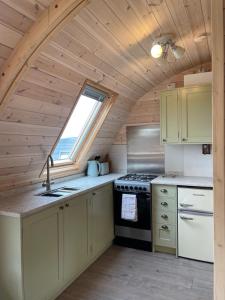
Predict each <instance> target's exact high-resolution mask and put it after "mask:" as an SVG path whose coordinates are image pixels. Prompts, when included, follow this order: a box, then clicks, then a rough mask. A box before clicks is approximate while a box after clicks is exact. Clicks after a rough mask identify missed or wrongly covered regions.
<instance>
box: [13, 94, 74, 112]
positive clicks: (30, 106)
mask: <svg viewBox="0 0 225 300" xmlns="http://www.w3.org/2000/svg"><path fill="white" fill-rule="evenodd" d="M7 107H9V108H14V109H21V110H24V111H30V112H39V113H40V114H46V115H50V116H62V117H67V116H68V115H69V113H70V110H71V109H70V108H67V107H64V106H59V105H57V104H52V103H49V102H45V101H40V100H35V99H31V98H28V97H23V96H19V95H13V97H12V98H11V99H10V100H9V102H8V104H7Z"/></svg>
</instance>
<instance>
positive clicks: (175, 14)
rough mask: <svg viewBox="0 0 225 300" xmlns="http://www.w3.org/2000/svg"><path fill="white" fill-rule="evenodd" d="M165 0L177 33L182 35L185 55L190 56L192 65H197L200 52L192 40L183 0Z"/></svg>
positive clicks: (199, 59)
mask: <svg viewBox="0 0 225 300" xmlns="http://www.w3.org/2000/svg"><path fill="white" fill-rule="evenodd" d="M165 1H166V4H167V7H168V9H169V11H170V13H171V16H172V18H173V20H174V24H175V26H176V28H177V30H178V32H179V35H180V36H181V37H182V41H183V44H184V48H185V50H186V52H187V55H188V56H189V57H190V60H191V63H192V65H193V66H195V65H199V64H200V63H201V58H200V53H199V51H198V48H197V45H196V43H195V42H194V36H193V32H192V28H191V24H190V20H189V18H188V16H187V13H186V9H185V6H184V2H183V1H180V0H165Z"/></svg>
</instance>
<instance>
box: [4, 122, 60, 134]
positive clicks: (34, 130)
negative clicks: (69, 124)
mask: <svg viewBox="0 0 225 300" xmlns="http://www.w3.org/2000/svg"><path fill="white" fill-rule="evenodd" d="M60 131H61V128H57V127H49V126H37V125H30V124H20V123H10V122H5V121H0V134H1V135H2V134H13V135H15V134H18V135H20V134H21V135H40V136H45V135H47V136H55V137H57V136H58V135H59V133H60Z"/></svg>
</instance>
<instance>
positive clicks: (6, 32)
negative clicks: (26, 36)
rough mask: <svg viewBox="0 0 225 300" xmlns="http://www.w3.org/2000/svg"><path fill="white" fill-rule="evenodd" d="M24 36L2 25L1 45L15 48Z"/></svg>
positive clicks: (0, 31)
mask: <svg viewBox="0 0 225 300" xmlns="http://www.w3.org/2000/svg"><path fill="white" fill-rule="evenodd" d="M21 37H22V34H20V33H18V32H17V31H15V30H12V29H11V28H9V27H7V26H5V25H3V24H1V23H0V44H2V45H5V46H7V47H9V48H14V47H15V46H16V44H17V43H18V41H19V40H20V39H21Z"/></svg>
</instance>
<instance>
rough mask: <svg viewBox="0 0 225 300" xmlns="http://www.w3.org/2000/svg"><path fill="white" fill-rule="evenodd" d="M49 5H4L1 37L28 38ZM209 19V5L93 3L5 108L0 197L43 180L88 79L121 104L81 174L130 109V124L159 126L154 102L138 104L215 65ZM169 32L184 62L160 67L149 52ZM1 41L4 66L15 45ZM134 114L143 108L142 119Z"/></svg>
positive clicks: (49, 47) (38, 1)
mask: <svg viewBox="0 0 225 300" xmlns="http://www.w3.org/2000/svg"><path fill="white" fill-rule="evenodd" d="M50 2H51V1H50V0H32V1H30V0H23V1H14V0H0V6H1V5H2V8H3V10H0V33H1V24H2V23H4V24H3V25H4V26H5V27H8V28H12V27H13V28H14V29H16V31H18V30H19V31H21V32H22V31H24V32H25V31H26V30H27V29H28V28H29V27H30V26H32V23H33V22H35V20H36V18H37V17H36V15H38V14H39V13H40V12H41V11H42V10H43V9H44V7H47V6H48V5H49V4H50ZM31 3H32V4H31ZM7 12H8V13H7ZM210 15H211V14H210V0H204V1H189V0H188V1H185V3H184V2H183V1H180V0H167V1H163V3H162V5H160V6H152V5H151V4H150V3H148V2H147V1H145V0H140V1H136V0H90V1H89V4H88V5H87V6H86V7H84V8H82V9H81V11H80V12H79V14H78V15H77V16H76V17H74V18H73V19H72V21H71V20H70V21H69V22H68V23H67V24H66V25H65V26H64V27H63V28H62V27H60V31H59V32H57V34H55V35H54V36H52V37H51V40H50V41H48V43H47V44H46V45H45V47H43V48H42V50H41V53H40V54H39V55H37V57H36V59H35V60H34V61H33V62H32V64H31V65H29V68H28V71H27V72H26V73H25V75H24V76H23V77H22V79H21V80H19V81H18V83H17V86H16V90H15V93H13V95H12V96H11V97H10V99H9V101H7V103H3V105H2V106H0V190H5V189H8V188H12V187H15V186H19V185H22V184H25V183H26V184H28V183H33V182H36V181H37V180H39V179H38V176H39V173H40V171H41V170H42V168H43V165H44V163H45V161H46V158H47V155H48V154H49V153H50V151H51V149H52V147H53V145H54V143H55V141H56V140H57V137H58V135H59V133H60V132H61V130H62V128H63V126H64V124H65V122H66V119H67V117H68V115H69V113H70V111H71V109H72V107H73V104H74V102H75V99H76V97H77V95H78V94H79V91H80V89H81V87H82V85H83V83H84V81H85V80H86V79H89V80H92V81H94V82H96V83H99V84H101V85H103V86H105V87H106V88H108V89H110V90H112V91H114V92H116V93H118V95H119V96H118V98H117V101H116V103H115V105H114V106H113V108H112V109H111V111H110V113H109V114H108V116H107V118H106V120H105V122H104V124H103V126H102V128H101V130H100V132H99V133H98V135H97V137H96V139H95V141H94V143H93V145H92V147H91V149H90V151H89V153H88V154H87V156H86V158H85V159H84V160H83V162H82V165H81V169H80V170H79V171H82V170H84V168H85V166H86V161H87V159H88V158H89V157H91V156H94V155H96V154H99V155H101V156H104V155H105V154H106V153H107V152H108V150H109V149H110V147H111V145H112V143H113V141H114V138H115V136H116V133H117V132H118V131H119V129H120V128H121V127H122V125H123V124H126V123H127V117H128V115H129V113H130V111H131V109H133V112H132V113H131V115H130V116H129V120H128V122H129V123H130V122H134V120H135V122H138V119H139V118H141V120H142V122H143V120H146V121H147V120H149V118H148V116H147V115H148V114H149V115H151V117H150V120H151V119H152V120H157V116H154V110H155V109H157V105H158V104H157V101H155V100H154V99H153V101H152V98H151V101H149V103H145V104H143V103H144V102H145V101H144V100H143V99H142V98H141V97H142V96H143V95H145V94H146V93H147V92H148V91H150V90H151V91H153V92H150V94H152V95H155V90H154V87H157V88H159V84H160V83H161V82H164V81H165V80H166V79H167V78H171V76H174V75H176V74H179V73H180V72H181V71H183V70H186V69H189V68H191V67H193V66H195V65H199V64H203V63H204V62H207V61H209V60H210V58H211V52H210V51H211V38H210ZM13 19H15V23H14V21H13ZM22 21H23V22H22ZM10 22H11V23H10ZM17 23H18V24H19V25H21V27H19V25H18V26H17ZM168 31H170V32H173V33H174V35H175V38H176V41H177V43H178V44H180V45H183V46H184V47H185V48H186V53H185V56H184V58H183V59H181V60H179V61H176V60H174V58H173V57H170V61H169V63H168V64H166V65H159V64H158V63H157V62H156V61H155V60H154V59H152V58H151V56H150V55H149V48H150V46H151V44H152V41H153V39H154V37H155V36H157V35H159V34H163V33H168ZM7 32H8V31H7ZM7 32H6V31H4V30H3V31H2V34H3V35H1V34H0V35H1V36H2V37H3V40H4V41H5V43H6V42H7V40H8V39H9V38H10V37H11V35H9V34H8V33H7ZM204 32H207V33H209V35H208V36H207V38H206V39H203V40H202V41H201V42H196V41H195V38H196V37H198V35H200V34H202V33H204ZM22 36H23V34H21V37H20V39H21V38H22ZM3 40H2V42H1V41H0V56H1V53H5V57H4V59H5V58H7V57H8V55H9V54H10V53H11V51H12V49H13V48H14V46H15V45H16V43H17V39H15V40H14V43H13V44H10V43H11V42H10V43H9V44H8V45H6V44H4V43H3ZM18 40H19V39H18ZM10 41H11V40H10ZM1 43H2V45H3V47H2V46H1ZM6 47H8V48H9V49H8V48H6ZM1 49H3V51H2V52H1ZM7 49H8V50H7ZM6 50H7V51H6ZM6 53H7V55H6ZM8 64H9V65H10V61H9V62H8ZM157 88H156V89H157ZM150 94H149V95H150ZM154 97H155V96H154ZM139 98H141V100H140V102H138V104H137V106H135V102H136V101H137V100H138V99H139ZM134 107H136V108H137V107H138V110H136V112H137V113H136V112H135V109H136V108H135V109H134ZM145 111H148V113H147V115H146V113H145ZM137 114H140V116H141V117H140V116H138V115H137ZM154 118H155V119H154Z"/></svg>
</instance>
